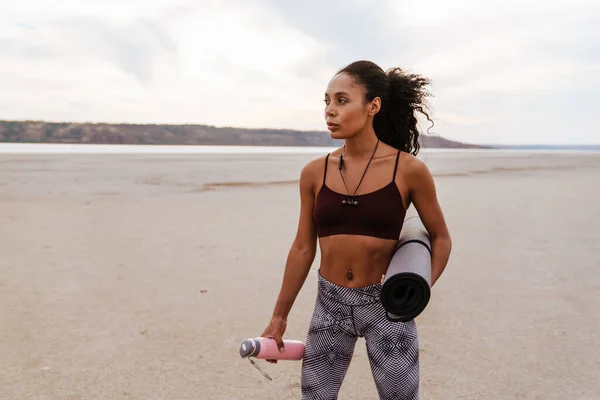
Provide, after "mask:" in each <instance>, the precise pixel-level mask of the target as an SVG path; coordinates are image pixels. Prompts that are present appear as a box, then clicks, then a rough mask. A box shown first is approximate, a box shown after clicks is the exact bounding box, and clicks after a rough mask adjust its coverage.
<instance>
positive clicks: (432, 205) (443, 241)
mask: <svg viewBox="0 0 600 400" xmlns="http://www.w3.org/2000/svg"><path fill="white" fill-rule="evenodd" d="M411 164H412V165H411V166H410V168H409V169H408V172H409V173H408V175H409V177H408V178H409V179H408V182H407V183H408V186H409V187H408V190H409V193H410V197H411V200H412V203H413V204H414V205H415V209H416V210H417V212H418V213H419V217H420V218H421V221H422V222H423V225H425V228H426V229H427V232H429V237H430V239H431V286H433V285H434V284H435V282H436V281H437V280H438V279H439V277H440V276H441V275H442V272H444V269H445V268H446V264H447V263H448V259H449V258H450V251H451V249H452V239H451V238H450V233H449V232H448V227H447V226H446V220H445V218H444V214H443V213H442V209H441V207H440V203H439V201H438V198H437V191H436V188H435V183H434V181H433V176H432V175H431V172H430V171H429V168H428V167H427V165H426V164H425V163H424V162H423V161H422V160H419V159H417V158H413V160H412V163H411Z"/></svg>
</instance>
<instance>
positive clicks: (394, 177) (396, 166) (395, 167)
mask: <svg viewBox="0 0 600 400" xmlns="http://www.w3.org/2000/svg"><path fill="white" fill-rule="evenodd" d="M399 158H400V150H398V154H397V155H396V165H394V175H393V176H392V182H394V181H395V180H396V170H397V169H398V159H399Z"/></svg>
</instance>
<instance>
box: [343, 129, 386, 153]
mask: <svg viewBox="0 0 600 400" xmlns="http://www.w3.org/2000/svg"><path fill="white" fill-rule="evenodd" d="M377 140H378V139H377V135H375V131H374V130H372V129H371V130H370V132H361V133H359V134H358V135H356V136H354V137H351V138H347V139H345V140H344V149H343V154H344V158H350V159H351V158H363V157H371V154H373V150H374V149H375V145H376V144H377Z"/></svg>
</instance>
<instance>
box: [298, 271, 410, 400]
mask: <svg viewBox="0 0 600 400" xmlns="http://www.w3.org/2000/svg"><path fill="white" fill-rule="evenodd" d="M381 287H382V285H381V284H375V285H370V286H366V287H362V288H346V287H343V286H339V285H336V284H334V283H333V282H330V281H328V280H326V279H325V278H323V277H322V276H321V274H320V273H319V278H318V296H317V300H316V305H315V310H314V313H313V316H312V319H311V323H310V328H309V330H308V334H307V338H306V350H305V353H304V358H303V360H302V378H301V379H302V381H301V384H302V389H301V390H302V400H317V399H318V400H335V399H337V397H338V392H339V390H340V387H341V385H342V381H343V380H344V377H345V375H346V372H347V370H348V367H349V366H350V361H351V360H352V354H353V353H354V347H355V344H356V340H357V339H358V337H364V338H365V342H366V347H367V354H368V357H369V363H370V366H371V372H372V374H373V379H374V381H375V385H376V387H377V392H378V394H379V398H380V399H385V400H418V399H419V343H418V334H417V326H416V323H415V321H414V320H413V321H409V322H406V323H403V322H391V321H389V320H388V319H387V317H386V315H385V309H384V308H383V305H382V304H381V301H379V293H380V291H381ZM366 397H368V396H366Z"/></svg>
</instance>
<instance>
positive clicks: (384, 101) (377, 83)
mask: <svg viewBox="0 0 600 400" xmlns="http://www.w3.org/2000/svg"><path fill="white" fill-rule="evenodd" d="M341 72H345V73H347V74H349V75H351V76H353V77H354V78H355V79H356V80H358V82H359V83H361V84H362V85H363V86H364V87H365V92H366V93H365V100H366V101H371V100H373V99H374V98H375V97H379V98H381V109H380V111H379V112H378V113H377V114H376V115H375V118H374V119H373V128H374V130H375V134H376V135H377V137H378V138H379V139H380V140H381V141H382V142H384V143H386V144H388V145H390V146H392V147H395V148H396V149H398V150H402V151H405V152H407V153H411V154H413V155H417V153H418V152H419V149H420V144H419V131H418V129H417V116H416V112H417V111H418V112H420V113H421V114H423V115H425V117H426V118H427V120H428V121H430V122H431V126H432V127H433V125H434V122H433V120H432V119H431V118H430V117H429V114H428V112H427V97H429V96H431V94H430V93H429V92H428V91H427V89H426V86H427V85H428V84H430V83H431V81H430V80H429V79H428V78H425V77H422V76H420V75H417V74H408V73H406V72H404V71H403V70H402V69H401V68H390V69H389V70H388V71H387V72H384V71H383V70H382V69H381V68H380V67H379V66H377V65H376V64H374V63H372V62H370V61H356V62H354V63H352V64H350V65H348V66H347V67H345V68H344V69H342V70H340V73H341Z"/></svg>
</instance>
